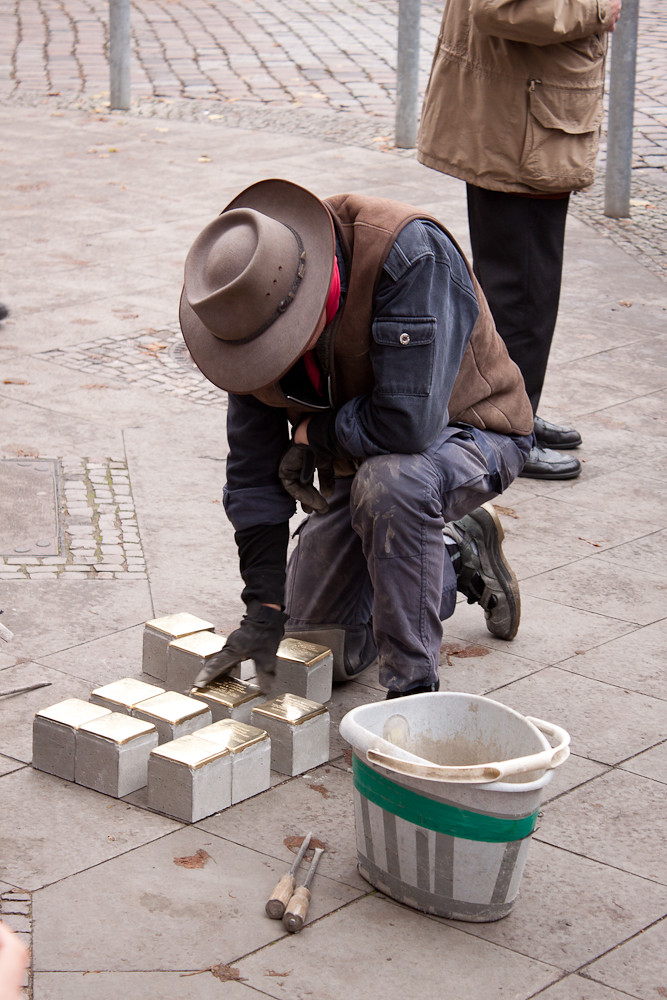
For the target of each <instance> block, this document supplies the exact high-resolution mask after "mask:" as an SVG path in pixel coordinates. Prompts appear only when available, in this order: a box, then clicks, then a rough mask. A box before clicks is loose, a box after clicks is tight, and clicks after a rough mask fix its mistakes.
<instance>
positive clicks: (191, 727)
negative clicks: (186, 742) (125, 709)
mask: <svg viewBox="0 0 667 1000" xmlns="http://www.w3.org/2000/svg"><path fill="white" fill-rule="evenodd" d="M132 715H133V717H134V718H135V719H138V720H141V721H143V722H149V723H151V724H152V725H153V726H155V728H156V729H157V734H158V741H159V743H160V744H163V743H170V742H171V741H172V740H177V739H178V738H179V737H180V736H189V735H190V734H191V733H194V732H196V731H197V730H198V729H201V728H202V727H203V726H208V725H210V724H211V710H210V708H209V707H208V705H206V704H205V703H204V702H203V701H197V699H195V698H188V697H187V695H184V694H180V693H179V692H178V691H165V692H164V693H163V694H158V695H156V696H155V697H154V698H148V699H147V700H146V701H141V702H139V704H138V705H135V706H134V708H133V709H132Z"/></svg>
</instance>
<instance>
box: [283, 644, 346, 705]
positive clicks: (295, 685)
mask: <svg viewBox="0 0 667 1000" xmlns="http://www.w3.org/2000/svg"><path fill="white" fill-rule="evenodd" d="M276 677H277V681H278V687H279V690H282V691H290V692H291V693H292V694H296V695H300V696H301V697H302V698H307V699H308V700H309V701H316V702H318V703H319V704H321V705H324V704H325V703H326V702H327V701H329V699H330V698H331V689H332V678H333V654H332V652H331V650H330V649H328V648H327V647H326V646H319V645H317V644H315V643H312V642H304V640H303V639H283V641H282V642H281V643H280V645H279V646H278V655H277V662H276Z"/></svg>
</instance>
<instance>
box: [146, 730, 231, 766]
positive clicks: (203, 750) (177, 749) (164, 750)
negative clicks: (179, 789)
mask: <svg viewBox="0 0 667 1000" xmlns="http://www.w3.org/2000/svg"><path fill="white" fill-rule="evenodd" d="M228 754H229V750H228V749H227V748H226V747H222V746H217V745H216V744H215V743H213V742H212V741H211V740H202V739H201V738H200V737H199V736H196V735H194V734H191V735H190V736H180V737H179V738H178V739H177V740H172V741H171V742H170V743H163V744H162V746H161V747H154V748H153V749H152V750H151V756H157V757H166V758H167V760H173V761H174V762H175V763H176V764H185V765H186V767H191V768H193V770H196V769H197V768H198V767H203V766H204V764H208V763H209V761H211V760H217V759H218V758H219V757H226V756H227V755H228Z"/></svg>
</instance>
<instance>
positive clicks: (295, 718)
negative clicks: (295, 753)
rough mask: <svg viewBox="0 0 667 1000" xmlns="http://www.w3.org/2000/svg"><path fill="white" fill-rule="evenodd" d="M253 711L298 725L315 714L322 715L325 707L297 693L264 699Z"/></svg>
mask: <svg viewBox="0 0 667 1000" xmlns="http://www.w3.org/2000/svg"><path fill="white" fill-rule="evenodd" d="M253 712H257V713H258V714H259V715H268V716H269V718H271V719H278V720H279V721H281V722H288V723H289V724H290V725H291V726H300V725H301V723H302V722H306V721H307V720H308V719H314V718H315V716H316V715H323V714H324V713H325V712H326V708H325V706H324V705H320V704H319V702H317V701H310V700H309V699H308V698H301V697H300V695H298V694H281V695H278V697H277V698H272V699H271V700H270V701H265V702H264V704H263V705H258V706H257V708H255V709H253Z"/></svg>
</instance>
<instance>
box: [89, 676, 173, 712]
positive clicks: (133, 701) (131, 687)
mask: <svg viewBox="0 0 667 1000" xmlns="http://www.w3.org/2000/svg"><path fill="white" fill-rule="evenodd" d="M93 694H94V695H97V697H98V698H105V699H106V700H107V701H112V702H114V704H116V705H126V706H127V707H128V708H134V707H135V706H136V705H138V704H139V702H141V701H146V700H147V699H148V698H155V697H156V696H157V695H159V694H164V688H161V687H158V686H157V685H156V684H146V682H145V681H138V680H135V678H134V677H123V679H122V680H120V681H113V683H112V684H105V685H104V687H101V688H97V689H96V690H95V691H93Z"/></svg>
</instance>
